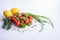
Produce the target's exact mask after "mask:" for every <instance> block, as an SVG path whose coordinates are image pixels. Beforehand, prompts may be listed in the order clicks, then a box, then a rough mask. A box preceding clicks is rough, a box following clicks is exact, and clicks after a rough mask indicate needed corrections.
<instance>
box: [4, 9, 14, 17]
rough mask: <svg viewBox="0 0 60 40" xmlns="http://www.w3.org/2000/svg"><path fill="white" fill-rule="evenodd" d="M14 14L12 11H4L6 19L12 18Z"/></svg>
mask: <svg viewBox="0 0 60 40" xmlns="http://www.w3.org/2000/svg"><path fill="white" fill-rule="evenodd" d="M12 15H13V14H12V13H11V11H10V10H5V11H4V16H5V17H10V16H12Z"/></svg>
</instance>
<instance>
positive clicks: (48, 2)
mask: <svg viewBox="0 0 60 40" xmlns="http://www.w3.org/2000/svg"><path fill="white" fill-rule="evenodd" d="M59 5H60V4H59V0H0V40H60V25H59V24H60V13H59V11H60V10H59ZM14 7H17V8H19V9H20V10H21V11H22V12H31V13H34V14H38V15H44V16H47V17H50V18H51V20H52V21H53V23H54V29H53V28H52V27H50V25H47V24H46V25H45V27H44V30H43V31H42V32H40V33H38V32H34V31H31V32H24V33H21V32H18V31H14V30H13V31H12V30H8V31H7V30H3V29H1V26H2V23H3V22H2V21H1V19H2V17H3V11H4V10H5V9H8V10H10V9H11V8H14Z"/></svg>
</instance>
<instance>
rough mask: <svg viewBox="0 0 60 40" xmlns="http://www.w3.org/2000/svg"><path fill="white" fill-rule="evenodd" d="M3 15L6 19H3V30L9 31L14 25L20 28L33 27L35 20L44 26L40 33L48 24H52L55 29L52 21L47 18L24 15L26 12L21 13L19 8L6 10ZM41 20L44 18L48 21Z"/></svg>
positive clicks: (29, 14)
mask: <svg viewBox="0 0 60 40" xmlns="http://www.w3.org/2000/svg"><path fill="white" fill-rule="evenodd" d="M3 14H4V17H5V18H3V22H4V23H3V26H2V28H4V29H7V30H8V29H10V28H11V26H12V24H14V25H15V26H16V27H18V28H25V27H26V26H30V25H32V22H33V18H34V19H36V20H37V21H38V22H39V23H41V24H42V29H41V30H40V31H42V30H43V25H44V23H46V22H47V23H49V24H51V25H52V27H53V28H54V25H53V23H52V21H51V20H50V19H48V18H47V17H45V16H40V15H35V14H32V13H24V12H21V11H20V10H19V9H18V8H12V9H11V10H5V11H4V12H3ZM41 18H44V19H46V20H42V19H41ZM47 20H48V21H47Z"/></svg>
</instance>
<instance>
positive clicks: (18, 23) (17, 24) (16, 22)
mask: <svg viewBox="0 0 60 40" xmlns="http://www.w3.org/2000/svg"><path fill="white" fill-rule="evenodd" d="M10 19H11V21H12V22H13V23H14V24H15V25H16V26H19V25H20V22H19V21H17V20H16V19H15V18H14V17H11V18H10Z"/></svg>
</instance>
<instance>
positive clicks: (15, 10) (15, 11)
mask: <svg viewBox="0 0 60 40" xmlns="http://www.w3.org/2000/svg"><path fill="white" fill-rule="evenodd" d="M11 12H12V14H16V13H20V10H19V9H18V8H12V9H11Z"/></svg>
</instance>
